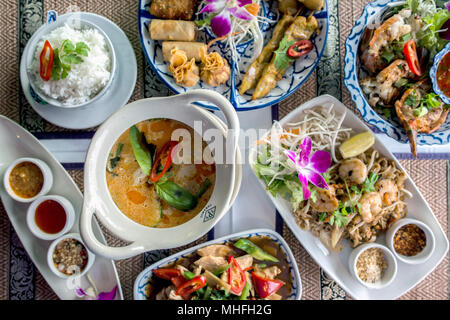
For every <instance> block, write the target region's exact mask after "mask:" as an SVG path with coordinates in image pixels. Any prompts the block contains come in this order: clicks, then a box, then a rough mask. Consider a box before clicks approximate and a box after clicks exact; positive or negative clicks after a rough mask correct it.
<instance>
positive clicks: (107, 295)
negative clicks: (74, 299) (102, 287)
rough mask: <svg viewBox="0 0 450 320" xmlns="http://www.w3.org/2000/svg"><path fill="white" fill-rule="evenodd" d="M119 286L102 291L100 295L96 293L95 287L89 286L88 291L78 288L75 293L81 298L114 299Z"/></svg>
mask: <svg viewBox="0 0 450 320" xmlns="http://www.w3.org/2000/svg"><path fill="white" fill-rule="evenodd" d="M116 292H117V286H114V288H113V289H112V290H111V291H109V292H100V293H99V294H98V295H96V294H95V293H94V290H93V288H88V289H87V290H86V291H85V290H84V289H82V288H76V289H75V294H76V295H77V296H78V297H79V298H85V300H114V298H115V297H116Z"/></svg>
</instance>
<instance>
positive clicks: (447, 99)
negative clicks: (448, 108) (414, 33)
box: [430, 42, 450, 104]
mask: <svg viewBox="0 0 450 320" xmlns="http://www.w3.org/2000/svg"><path fill="white" fill-rule="evenodd" d="M449 55H450V42H449V43H447V45H446V46H445V47H444V49H442V50H441V51H439V52H438V54H437V55H436V56H435V57H434V62H433V65H432V67H431V69H430V78H431V82H432V84H433V91H434V92H435V93H436V94H438V95H439V97H440V98H441V100H442V101H443V102H444V103H445V104H450V96H448V95H446V94H445V93H444V92H443V91H442V89H441V88H440V87H439V83H438V79H437V76H438V73H439V66H440V64H441V63H442V62H443V60H444V58H445V59H449ZM447 63H448V60H447Z"/></svg>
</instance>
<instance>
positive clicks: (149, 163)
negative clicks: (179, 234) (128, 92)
mask: <svg viewBox="0 0 450 320" xmlns="http://www.w3.org/2000/svg"><path fill="white" fill-rule="evenodd" d="M177 129H184V130H187V132H188V133H189V134H190V137H191V141H190V142H186V143H188V146H187V147H189V148H191V150H194V140H196V139H202V138H201V137H200V136H199V135H198V134H197V133H196V132H194V130H193V129H192V128H190V127H188V126H187V125H185V124H183V123H181V122H179V121H175V120H170V119H154V120H146V121H142V122H140V123H138V124H137V125H135V126H133V127H131V128H130V129H129V130H127V131H126V132H124V133H123V134H122V135H121V136H120V138H119V139H118V140H117V142H116V143H115V144H114V146H113V147H112V149H111V153H110V158H109V159H108V163H107V168H106V182H107V185H108V189H109V192H110V194H111V197H112V199H113V200H114V202H115V204H116V205H117V207H118V208H119V209H120V210H121V211H122V212H123V213H124V214H125V215H126V216H127V217H128V218H130V219H132V220H134V221H135V222H137V223H140V224H142V225H144V226H148V227H154V228H170V227H174V226H177V225H180V224H183V223H185V222H187V221H189V220H190V219H192V218H193V217H195V216H196V215H197V214H198V213H199V212H200V211H201V209H203V207H204V206H205V205H206V204H207V203H208V201H209V199H210V197H211V194H212V192H213V186H214V183H215V177H216V174H215V169H216V167H215V164H214V163H212V164H207V163H205V162H204V161H202V162H201V163H195V161H194V160H195V159H194V156H195V155H194V152H192V154H191V158H190V159H187V160H188V161H184V162H183V161H182V159H179V158H176V157H177V156H178V151H177V148H178V146H181V145H182V144H183V140H182V139H181V140H180V141H179V142H178V141H172V140H171V139H172V134H173V132H174V131H175V130H177ZM199 141H203V140H199ZM205 149H207V150H209V148H208V147H207V145H206V143H205V142H204V141H203V147H202V151H205ZM180 152H181V151H180ZM202 154H203V152H202ZM174 159H177V160H176V161H175V160H174Z"/></svg>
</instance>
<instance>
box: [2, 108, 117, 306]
mask: <svg viewBox="0 0 450 320" xmlns="http://www.w3.org/2000/svg"><path fill="white" fill-rule="evenodd" d="M0 145H1V146H2V152H0V175H3V174H4V172H5V170H6V168H7V167H8V165H9V164H10V163H11V162H12V161H14V160H15V159H17V158H20V157H34V158H38V159H41V160H42V161H45V163H47V164H48V166H49V167H50V169H51V170H52V172H53V179H54V182H53V187H52V189H51V190H50V192H49V194H57V195H61V196H64V197H65V198H67V199H68V200H69V201H70V202H71V203H72V204H73V207H74V209H75V214H76V220H75V223H74V226H73V227H72V229H71V230H70V231H69V232H77V233H79V232H80V231H79V228H78V221H79V218H80V212H81V207H82V205H83V195H82V194H81V192H80V190H79V189H78V187H77V186H76V184H75V183H74V182H73V180H72V178H71V177H70V176H69V174H68V173H67V171H66V170H64V168H63V167H62V165H61V164H60V163H59V162H58V161H57V160H56V159H55V158H54V157H53V156H52V155H51V154H50V152H49V151H48V150H47V149H46V148H45V147H44V146H43V145H42V144H41V143H40V142H39V141H38V140H37V139H36V138H35V137H33V136H32V135H31V134H30V133H29V132H28V131H26V130H24V129H23V128H22V127H20V126H19V125H18V124H16V123H15V122H13V121H11V120H9V119H8V118H6V117H4V116H0ZM0 197H1V200H2V203H3V206H4V207H5V209H6V212H7V213H8V217H9V220H10V221H11V224H12V225H13V227H14V229H15V230H16V232H17V235H18V236H19V239H20V241H21V242H22V244H23V246H24V248H25V250H26V251H27V253H28V255H29V256H30V258H31V260H32V261H33V263H34V264H35V266H36V267H37V268H38V270H39V272H40V273H41V274H42V276H43V277H44V279H45V280H46V281H47V283H48V284H49V286H50V287H51V288H52V289H53V291H54V292H55V293H56V295H57V296H58V297H59V298H60V299H62V300H73V299H77V296H76V295H75V291H74V288H69V287H70V284H71V283H70V281H67V280H64V279H61V278H59V277H57V276H56V275H55V274H54V273H53V272H52V271H51V270H50V269H49V268H48V265H47V249H48V247H49V246H50V244H51V241H45V240H41V239H38V238H36V237H35V236H34V235H33V234H32V233H31V231H30V230H29V229H28V226H27V223H26V212H27V208H28V205H29V204H24V203H19V202H17V201H14V200H13V199H12V198H11V197H10V196H9V195H8V194H7V193H6V190H5V188H4V187H3V184H2V185H1V187H0ZM93 229H94V232H95V234H96V236H97V238H98V239H101V241H102V242H103V243H106V240H105V238H104V236H103V233H102V231H101V229H100V227H99V225H98V223H97V221H95V223H94V224H93ZM89 274H90V275H91V277H92V279H93V281H94V282H95V285H96V286H97V288H98V290H99V291H111V289H112V288H113V287H114V286H116V285H117V286H118V290H117V291H118V294H116V299H117V298H119V299H121V300H122V299H123V295H122V289H121V287H120V280H119V277H118V275H117V271H116V267H115V265H114V263H113V262H112V261H111V260H107V259H104V258H102V257H100V256H98V255H97V256H96V259H95V263H94V265H93V266H92V268H91V269H90V271H89ZM81 286H82V287H83V288H84V289H86V288H88V287H89V286H90V285H89V282H88V281H87V279H86V277H82V278H81Z"/></svg>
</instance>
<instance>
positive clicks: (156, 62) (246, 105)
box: [138, 0, 329, 111]
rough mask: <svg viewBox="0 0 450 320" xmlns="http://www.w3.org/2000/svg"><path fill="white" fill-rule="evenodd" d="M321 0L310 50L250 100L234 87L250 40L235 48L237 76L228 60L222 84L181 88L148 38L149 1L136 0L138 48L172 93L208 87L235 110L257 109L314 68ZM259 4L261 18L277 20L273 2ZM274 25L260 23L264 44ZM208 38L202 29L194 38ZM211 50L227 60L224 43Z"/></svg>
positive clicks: (320, 43) (323, 32)
mask: <svg viewBox="0 0 450 320" xmlns="http://www.w3.org/2000/svg"><path fill="white" fill-rule="evenodd" d="M325 3H326V4H325V7H324V8H323V10H322V11H318V12H316V13H315V14H314V16H315V17H316V19H317V21H318V23H319V27H320V34H318V35H316V36H314V37H313V38H312V39H311V40H312V42H313V43H314V49H313V51H311V52H310V53H309V54H307V55H305V56H303V57H301V58H300V59H298V60H297V61H296V62H295V63H294V65H293V67H291V68H289V69H288V70H287V72H286V73H285V75H284V76H283V79H282V80H280V81H278V83H277V86H276V87H275V88H274V89H273V90H272V91H271V92H270V93H269V94H268V95H267V96H265V97H264V98H261V99H258V100H252V99H251V94H249V93H246V94H245V95H243V96H241V95H239V93H238V90H237V88H239V86H240V83H241V79H242V77H243V76H244V74H245V71H246V70H247V67H248V65H249V64H250V63H251V57H252V52H253V50H254V44H253V41H249V42H246V43H243V44H242V45H241V46H240V47H238V48H237V50H238V52H239V53H240V55H241V59H240V62H239V70H240V75H239V76H236V70H235V68H234V65H235V62H233V63H230V66H232V68H231V69H232V75H231V77H230V79H229V80H228V81H227V83H226V84H224V85H222V86H219V87H211V86H208V85H206V84H204V83H203V82H202V81H200V82H199V83H198V84H197V85H196V86H194V87H192V88H185V87H181V86H179V85H177V84H176V83H175V81H174V79H173V77H172V75H171V73H170V72H169V71H168V64H167V63H166V62H164V61H163V58H162V50H161V42H160V41H153V40H151V39H150V35H149V31H148V26H149V24H150V22H151V20H152V18H153V17H152V16H151V15H150V13H149V8H150V4H151V0H139V17H138V19H139V36H140V39H141V45H142V49H143V50H144V54H145V56H146V58H147V61H148V62H149V64H150V66H151V67H152V68H153V70H154V71H155V73H156V74H157V75H158V77H159V78H160V79H161V80H162V82H163V83H165V84H166V85H167V86H168V87H169V88H170V89H171V90H172V91H173V92H175V93H183V92H186V91H188V90H192V89H198V88H203V89H211V90H214V91H217V92H219V93H220V94H222V95H224V96H225V97H227V98H228V99H230V102H231V103H232V104H233V105H234V107H235V108H236V110H237V111H245V110H252V109H259V108H264V107H268V106H271V105H273V104H276V103H279V102H281V101H282V100H284V99H285V98H287V97H288V96H289V95H291V94H292V93H293V92H295V91H296V90H297V89H298V88H299V87H300V86H301V85H302V84H303V83H304V82H305V81H306V80H307V79H308V77H309V76H310V75H311V73H312V72H313V71H314V69H315V68H316V66H317V64H318V63H319V60H320V58H321V57H322V54H323V51H324V48H325V45H326V42H327V35H328V24H329V21H328V3H327V1H325ZM261 5H262V8H263V12H264V16H265V17H267V18H269V19H272V20H274V19H275V20H277V17H278V10H277V1H271V2H266V1H262V2H261ZM274 27H275V23H273V24H268V23H263V24H262V26H261V29H262V31H263V34H264V42H265V43H267V41H268V39H270V37H271V36H272V32H273V28H274ZM212 39H213V37H212V36H211V35H210V34H208V33H206V32H203V31H202V32H200V33H199V39H198V41H202V42H205V43H207V42H209V41H210V40H212ZM211 50H213V51H218V52H220V53H221V54H222V56H224V57H226V58H227V60H228V62H231V59H230V52H229V51H228V50H225V46H224V44H223V43H220V42H216V43H215V44H213V45H212V46H211ZM200 105H201V106H204V107H207V108H210V109H214V106H212V105H208V104H204V103H201V104H200Z"/></svg>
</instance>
